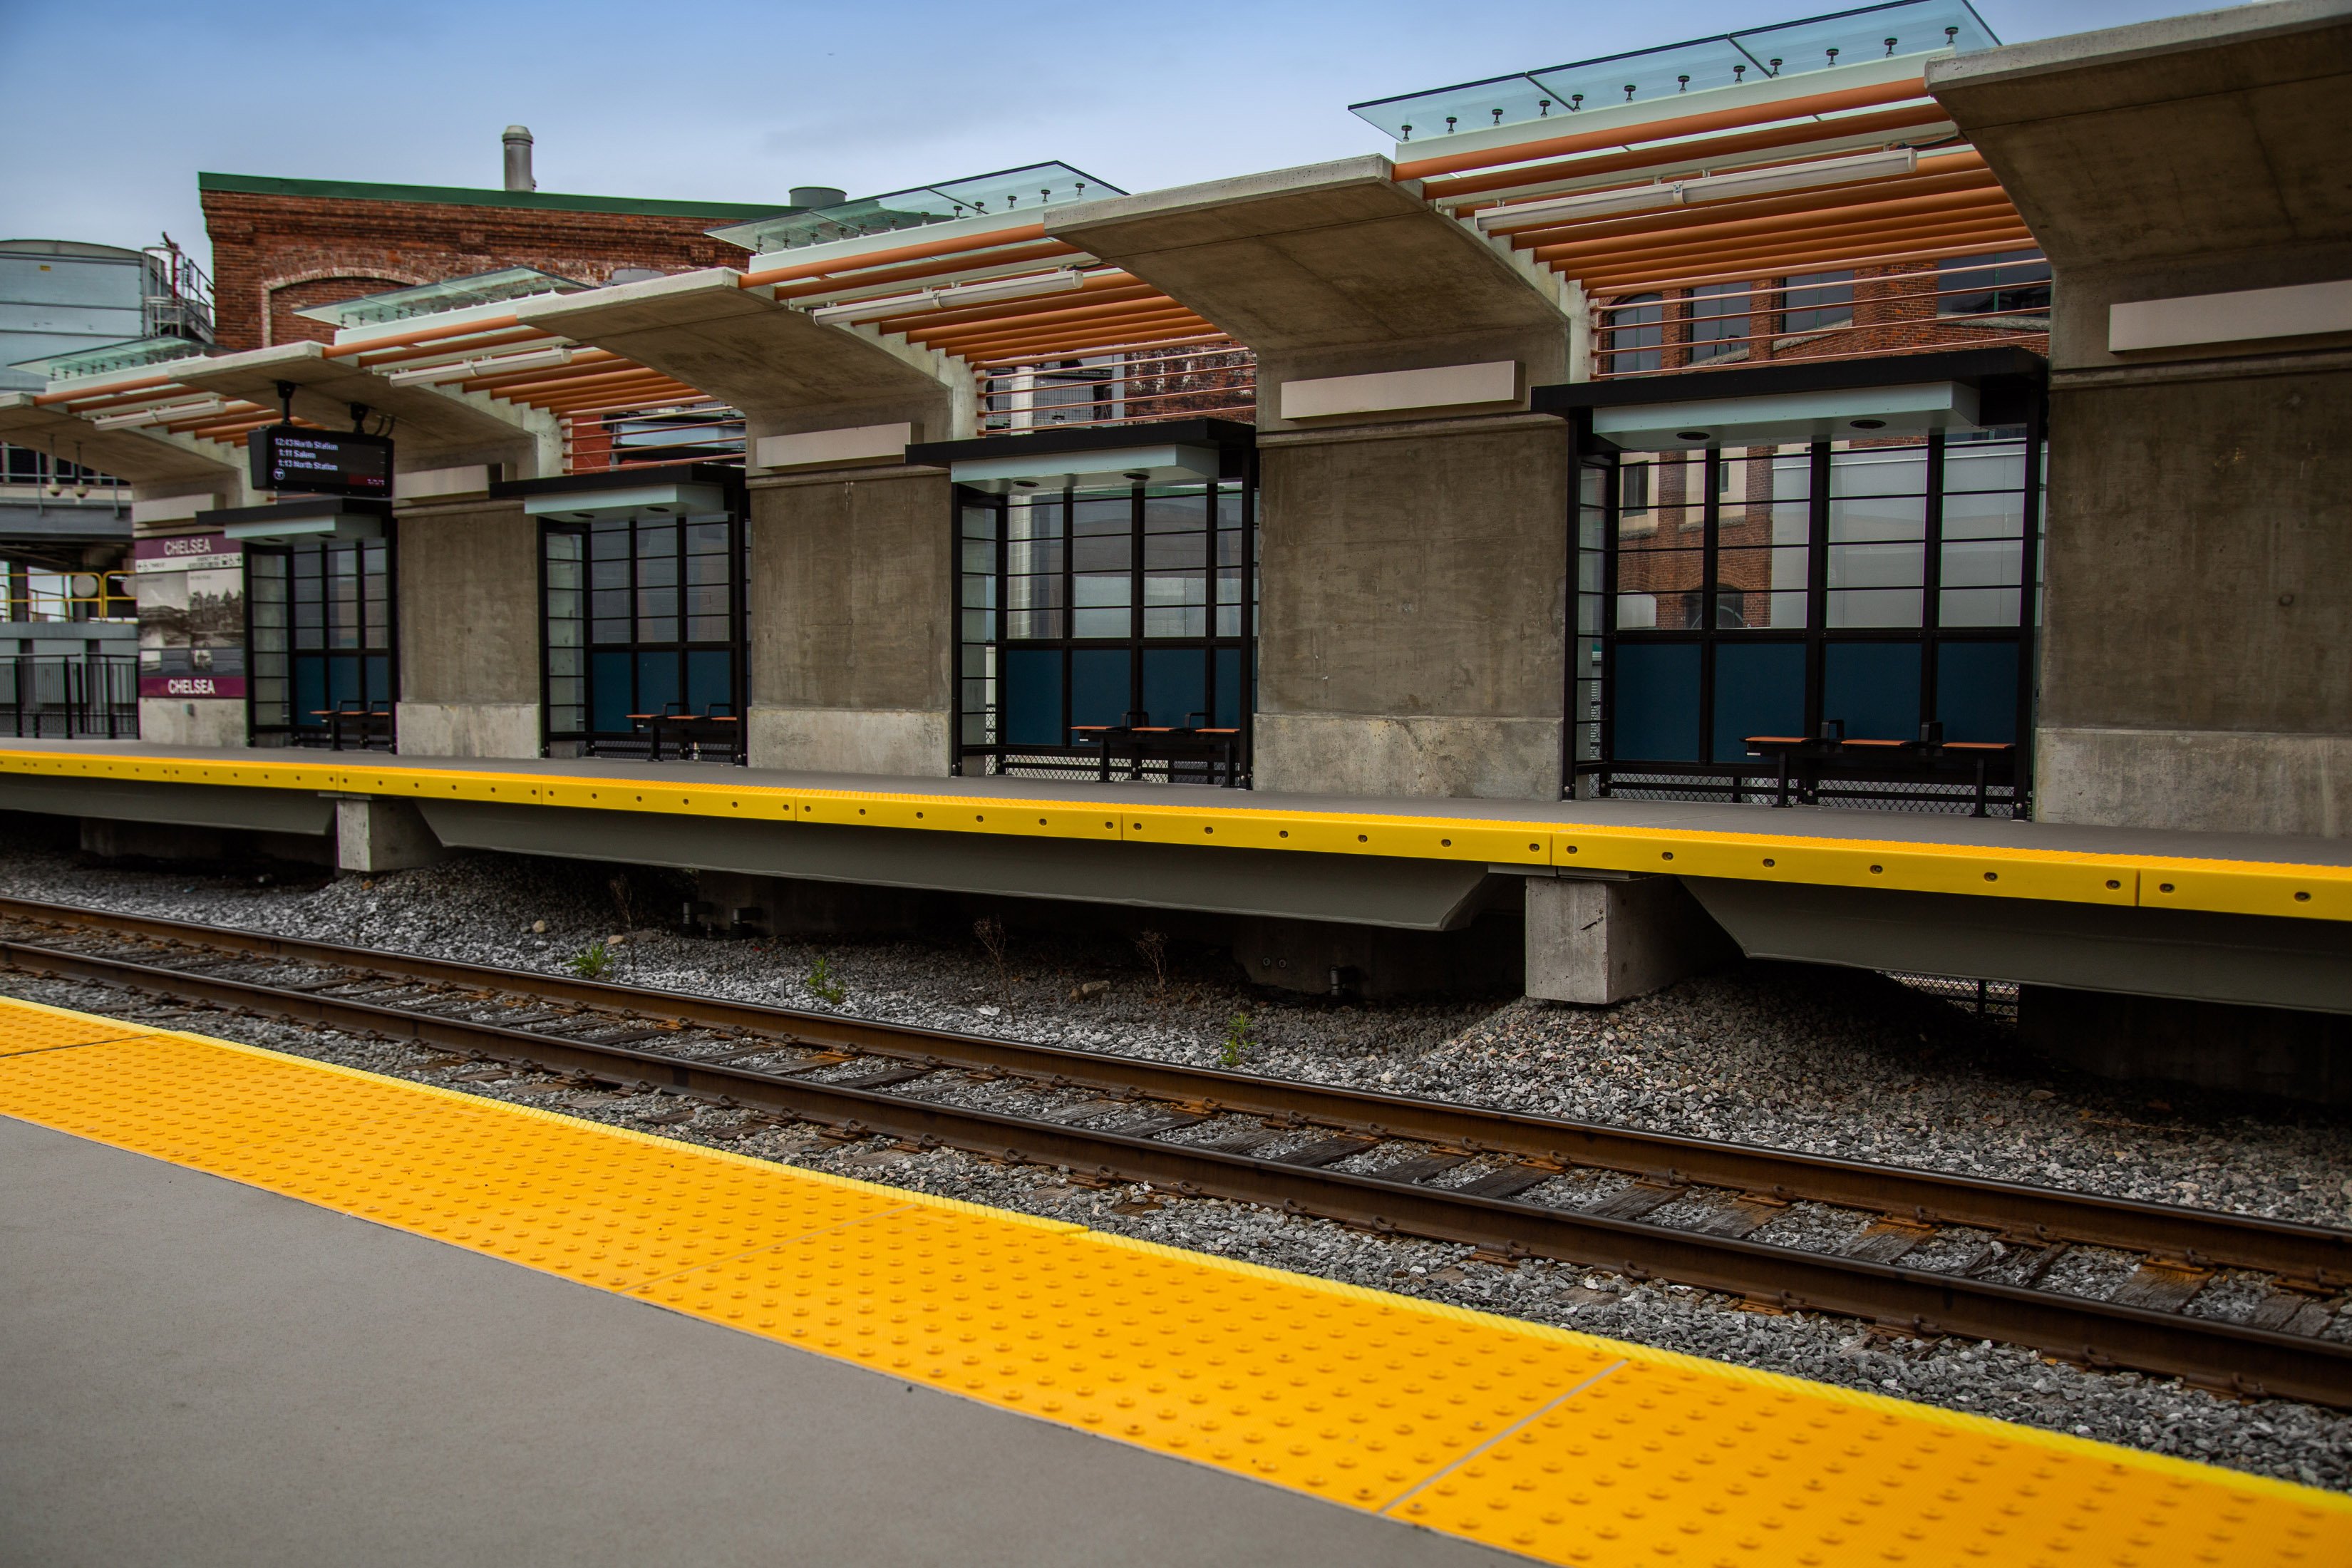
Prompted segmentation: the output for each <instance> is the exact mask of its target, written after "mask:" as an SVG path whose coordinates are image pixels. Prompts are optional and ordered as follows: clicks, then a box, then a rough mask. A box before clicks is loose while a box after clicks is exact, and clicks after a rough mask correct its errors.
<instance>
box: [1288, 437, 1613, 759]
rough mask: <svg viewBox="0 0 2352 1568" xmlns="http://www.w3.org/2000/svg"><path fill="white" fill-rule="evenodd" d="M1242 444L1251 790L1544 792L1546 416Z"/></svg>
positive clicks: (1564, 599)
mask: <svg viewBox="0 0 2352 1568" xmlns="http://www.w3.org/2000/svg"><path fill="white" fill-rule="evenodd" d="M1258 444H1259V451H1260V456H1259V463H1260V476H1261V478H1260V484H1261V494H1262V498H1263V499H1262V500H1261V503H1260V509H1259V513H1258V515H1259V518H1260V520H1261V521H1260V529H1261V532H1262V535H1263V539H1262V543H1261V551H1262V555H1261V560H1262V566H1261V570H1260V574H1259V584H1260V586H1259V595H1260V600H1261V603H1262V605H1263V606H1264V615H1263V622H1262V624H1263V627H1264V629H1263V631H1262V632H1261V633H1260V637H1259V644H1258V710H1257V719H1256V724H1257V732H1256V739H1255V763H1254V772H1255V778H1256V782H1257V785H1258V787H1259V788H1260V789H1265V790H1279V791H1296V792H1302V793H1307V794H1318V795H1469V796H1483V797H1490V798H1504V799H1522V800H1551V799H1556V798H1558V796H1559V773H1560V701H1561V697H1560V689H1561V684H1560V683H1561V661H1562V659H1563V658H1565V657H1566V653H1565V649H1566V639H1565V634H1564V631H1563V626H1564V619H1563V617H1564V616H1565V614H1566V605H1567V603H1568V596H1567V595H1568V590H1567V579H1566V572H1567V550H1566V545H1565V542H1564V534H1563V530H1564V528H1565V524H1564V523H1563V522H1562V521H1561V520H1562V518H1563V517H1565V516H1566V514H1567V507H1568V449H1567V442H1566V440H1565V439H1564V437H1562V436H1561V434H1560V427H1559V421H1558V420H1556V419H1553V418H1551V417H1550V416H1549V415H1530V414H1515V415H1497V416H1485V417H1476V418H1462V419H1449V420H1444V421H1421V422H1406V423H1401V424H1387V425H1366V426H1349V427H1346V428H1341V429H1333V430H1311V431H1286V432H1280V433H1276V434H1261V435H1260V437H1258Z"/></svg>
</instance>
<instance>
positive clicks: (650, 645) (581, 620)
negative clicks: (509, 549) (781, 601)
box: [537, 492, 751, 758]
mask: <svg viewBox="0 0 2352 1568" xmlns="http://www.w3.org/2000/svg"><path fill="white" fill-rule="evenodd" d="M600 521H611V522H613V523H618V524H625V525H626V526H627V528H628V530H629V537H630V548H629V556H628V559H629V562H630V585H629V589H628V592H629V594H630V598H631V605H630V614H629V617H628V618H629V622H630V632H631V636H630V637H629V638H628V639H626V640H625V641H620V642H599V641H598V640H597V638H596V636H595V626H596V623H597V620H598V618H599V617H598V616H596V615H595V610H594V603H595V602H594V595H595V594H596V592H597V591H598V590H597V589H596V587H595V583H594V564H595V557H594V552H593V536H594V534H595V533H596V531H597V530H598V527H599V523H598V522H594V521H589V522H583V521H557V520H554V519H541V524H540V531H539V538H538V550H537V558H538V578H539V605H538V610H539V650H540V659H539V669H540V749H541V752H542V753H546V752H548V751H549V750H550V748H551V747H553V746H556V745H560V744H576V745H578V746H579V747H581V748H582V749H583V751H585V752H590V753H591V754H593V753H594V752H596V751H597V749H598V748H600V747H602V748H603V749H604V750H606V751H621V752H625V751H629V750H632V749H634V747H635V746H636V745H638V744H641V743H645V742H646V737H645V736H644V735H642V734H640V733H638V732H636V731H635V730H634V729H632V730H600V729H598V728H597V727H596V724H595V716H596V696H595V676H594V665H595V656H596V654H597V653H598V652H600V651H602V652H607V653H622V654H625V655H627V656H628V657H629V659H630V671H631V676H630V679H631V688H630V700H629V701H628V703H627V704H626V706H627V707H628V709H629V710H632V711H639V712H643V711H654V710H650V709H647V708H646V707H645V706H644V704H645V703H646V702H647V701H649V699H646V698H645V697H644V695H643V694H642V693H641V692H639V691H638V690H637V689H636V685H635V682H636V680H637V671H638V668H639V666H638V664H637V658H638V656H639V655H642V654H663V653H675V654H677V656H678V661H679V671H680V675H679V681H680V689H681V690H684V689H685V682H686V679H687V675H686V671H687V669H688V664H687V658H688V655H690V654H694V653H709V652H717V651H724V652H725V653H726V654H727V656H728V689H729V691H730V694H731V695H730V699H729V701H730V705H731V706H732V708H733V710H734V717H735V718H736V719H737V721H739V722H740V723H742V724H744V725H746V726H748V725H749V723H750V710H751V686H750V683H751V528H750V523H749V518H748V515H747V512H746V509H745V508H744V506H743V505H742V504H741V501H740V495H738V494H736V493H734V492H730V494H729V497H728V500H727V504H726V514H725V519H724V521H725V523H726V526H727V529H728V544H727V549H726V551H725V552H724V555H725V558H726V559H727V560H728V561H729V562H730V579H729V583H728V588H729V594H728V610H727V621H728V637H727V639H726V641H725V642H724V643H720V642H717V641H713V640H710V639H697V638H695V637H690V636H688V635H686V634H687V633H688V632H689V631H690V630H691V626H692V621H693V619H694V616H693V615H692V612H691V610H690V609H689V608H688V601H687V599H686V597H685V595H687V593H688V590H689V589H690V588H692V587H695V586H708V585H709V584H691V583H689V582H688V574H689V568H688V560H689V559H690V558H691V552H689V551H688V548H687V542H688V539H687V532H686V530H687V529H688V527H690V526H692V525H694V524H695V523H696V522H698V521H700V522H704V523H708V522H710V521H718V520H717V519H714V518H711V517H708V516H699V515H697V516H671V515H663V516H656V517H637V516H634V515H633V516H628V517H624V518H615V519H612V520H600ZM647 527H656V528H657V527H670V528H675V529H676V530H677V544H676V548H675V550H674V551H673V553H672V557H671V558H672V559H673V560H675V561H676V562H677V581H676V582H675V583H672V584H656V585H655V586H656V587H672V588H675V589H676V590H677V593H678V595H680V597H679V600H678V605H677V612H676V614H675V616H674V617H672V618H674V619H675V620H676V621H677V627H678V631H679V633H680V635H679V636H678V637H676V638H674V639H667V640H664V639H659V638H655V639H646V640H641V639H639V638H638V637H636V636H635V632H636V623H637V620H638V616H639V609H638V603H637V598H636V595H637V594H638V592H639V591H640V588H641V584H639V582H638V577H639V572H638V568H637V564H636V563H637V562H638V561H639V560H640V559H643V557H641V556H640V554H639V552H638V550H637V547H636V536H637V531H638V530H639V529H641V528H647ZM559 536H562V537H569V538H576V539H578V540H579V541H580V542H581V550H580V559H579V566H580V584H579V586H578V587H577V589H576V590H572V591H574V592H577V593H578V594H579V595H580V614H579V615H578V616H572V617H559V616H556V615H555V614H554V613H553V602H554V601H553V597H552V595H553V592H554V591H556V584H553V583H552V582H551V579H550V574H549V566H550V564H551V562H550V554H551V552H550V550H549V542H550V541H551V539H553V538H556V537H559ZM604 618H605V619H608V620H609V619H612V618H614V617H609V616H608V617H604ZM559 619H573V620H576V621H577V623H578V626H579V628H580V640H579V642H578V644H577V645H576V647H577V653H578V657H579V661H580V670H579V673H578V676H577V679H578V680H579V681H580V700H579V701H578V703H577V704H576V706H577V707H578V709H579V710H580V714H581V722H580V724H579V725H577V726H576V727H559V726H558V725H557V723H556V721H555V714H556V712H557V710H559V709H562V708H570V707H572V706H575V704H572V703H559V702H558V701H557V700H556V691H555V682H556V681H557V680H558V679H563V678H564V677H563V675H562V672H560V671H559V670H558V668H557V665H558V663H559V659H558V658H557V655H558V654H559V653H560V652H562V651H567V650H568V648H569V646H570V645H563V644H560V643H558V642H557V641H556V640H555V637H554V635H553V628H554V625H555V623H556V622H557V621H558V620H559ZM673 700H681V699H665V701H673ZM748 752H749V747H748V743H747V744H746V745H744V746H743V747H741V748H739V752H738V755H739V758H740V757H744V756H747V755H748Z"/></svg>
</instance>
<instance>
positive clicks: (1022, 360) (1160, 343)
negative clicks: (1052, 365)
mask: <svg viewBox="0 0 2352 1568" xmlns="http://www.w3.org/2000/svg"><path fill="white" fill-rule="evenodd" d="M1186 347H1191V348H1193V349H1195V350H1197V352H1198V353H1202V354H1214V353H1249V352H1250V350H1249V348H1248V346H1247V345H1246V344H1243V343H1237V342H1234V340H1233V339H1232V338H1231V337H1230V336H1229V335H1227V334H1226V333H1224V332H1221V331H1217V330H1216V329H1214V328H1211V329H1209V330H1208V331H1202V332H1179V333H1177V334H1175V335H1174V336H1172V337H1160V336H1147V337H1139V338H1129V339H1128V340H1127V341H1126V342H1118V343H1106V344H1104V345H1102V346H1101V347H1099V348H1097V349H1095V350H1093V351H1091V352H1093V353H1104V354H1114V353H1116V354H1124V353H1134V352H1137V351H1139V350H1143V349H1160V350H1172V349H1179V348H1186ZM1039 357H1040V356H1039V355H1036V354H1034V353H1033V354H1024V353H1000V354H994V355H992V356H990V357H988V358H986V359H974V360H971V362H970V363H971V367H972V368H973V369H974V370H980V371H992V370H1005V369H1009V368H1011V367H1012V366H1014V365H1023V364H1030V363H1034V362H1035V361H1036V360H1037V359H1038V358H1039ZM1158 357H1159V358H1160V359H1162V360H1165V359H1167V358H1168V357H1170V356H1169V355H1167V354H1164V353H1163V354H1161V355H1160V356H1158ZM1211 368H1213V369H1220V370H1238V369H1241V368H1242V367H1241V366H1239V365H1221V366H1213V367H1211ZM1253 368H1254V366H1253ZM1161 374H1175V373H1173V372H1162V373H1161Z"/></svg>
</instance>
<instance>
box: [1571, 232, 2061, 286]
mask: <svg viewBox="0 0 2352 1568" xmlns="http://www.w3.org/2000/svg"><path fill="white" fill-rule="evenodd" d="M2033 243H2034V240H2033V235H2032V231H2031V230H2029V229H2027V228H2026V227H2025V226H2024V224H2023V222H2022V221H2020V222H2019V223H2018V224H2016V225H2015V226H2011V227H2000V226H1994V227H1990V228H1987V229H1985V230H1983V231H1982V233H1981V234H1980V235H1969V236H1968V237H1955V238H1953V239H1951V240H1949V241H1947V242H1941V243H1937V244H1934V245H1927V246H1922V247H1916V248H1913V249H1908V250H1901V251H1894V252H1888V251H1885V250H1879V251H1870V250H1863V251H1859V252H1858V251H1856V250H1855V249H1854V248H1853V247H1852V246H1844V247H1838V246H1825V247H1816V248H1813V249H1811V250H1784V251H1759V252H1757V253H1755V254H1753V255H1750V256H1741V257H1734V258H1727V259H1726V260H1725V261H1724V262H1722V263H1721V264H1720V265H1719V266H1718V267H1717V268H1716V269H1714V270H1712V271H1706V272H1695V273H1685V274H1681V275H1678V276H1674V277H1659V276H1657V275H1655V274H1645V273H1638V272H1637V273H1631V274H1625V275H1615V274H1605V273H1595V274H1592V275H1591V276H1589V277H1587V278H1585V279H1583V282H1584V286H1585V287H1586V289H1590V290H1591V291H1592V292H1593V293H1595V294H1603V293H1605V294H1624V293H1629V292H1633V293H1646V292H1649V291H1652V290H1655V289H1696V288H1697V287H1698V286H1699V285H1700V284H1702V283H1746V282H1752V281H1754V280H1755V279H1759V278H1767V277H1772V276H1776V275H1778V274H1780V273H1783V272H1788V271H1791V270H1804V271H1822V270H1830V269H1835V268H1864V267H1893V266H1899V265H1901V264H1902V263H1904V262H1908V261H1940V260H1943V259H1945V258H1949V257H1957V256H1977V255H1983V254H1989V253H1990V252H1993V251H1997V250H2014V249H2023V248H2027V247H2031V246H2032V244H2033ZM1857 281H1860V282H1867V281H1870V280H1869V279H1857Z"/></svg>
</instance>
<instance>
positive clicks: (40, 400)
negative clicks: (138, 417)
mask: <svg viewBox="0 0 2352 1568" xmlns="http://www.w3.org/2000/svg"><path fill="white" fill-rule="evenodd" d="M173 384H174V378H173V377H171V376H168V375H147V376H142V377H140V378H139V379H138V380H136V381H118V382H115V383H114V384H112V385H110V386H101V387H94V388H92V389H91V390H90V391H89V392H44V393H39V394H37V395H35V396H34V398H33V404H34V406H36V407H39V408H46V407H47V406H48V405H51V404H53V403H71V402H73V401H74V400H75V399H77V398H82V397H94V396H98V395H109V396H111V395H114V394H115V393H119V392H135V391H138V390H139V389H141V388H142V387H149V386H170V385H173Z"/></svg>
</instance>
